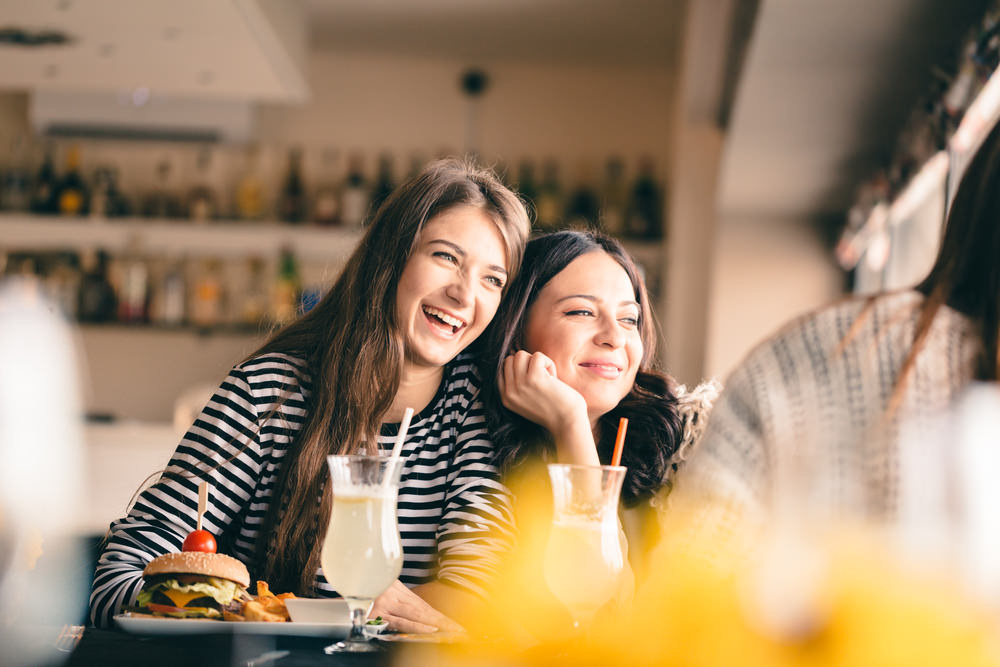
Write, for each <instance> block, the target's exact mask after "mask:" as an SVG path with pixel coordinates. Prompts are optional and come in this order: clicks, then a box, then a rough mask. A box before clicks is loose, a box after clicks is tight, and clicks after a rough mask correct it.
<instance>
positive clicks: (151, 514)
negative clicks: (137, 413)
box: [90, 368, 261, 628]
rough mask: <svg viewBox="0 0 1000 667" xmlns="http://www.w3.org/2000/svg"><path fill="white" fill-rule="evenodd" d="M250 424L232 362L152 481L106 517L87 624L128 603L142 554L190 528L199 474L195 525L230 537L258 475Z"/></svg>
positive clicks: (242, 382) (160, 550)
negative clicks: (121, 512)
mask: <svg viewBox="0 0 1000 667" xmlns="http://www.w3.org/2000/svg"><path fill="white" fill-rule="evenodd" d="M257 431H258V415H257V411H256V409H255V406H254V400H253V396H252V394H251V387H250V384H249V382H248V381H247V379H246V377H245V375H244V373H243V372H242V371H241V370H239V369H238V368H237V369H234V370H233V371H232V372H230V374H229V376H228V377H227V378H226V379H225V381H224V382H223V383H222V385H221V386H220V387H219V389H218V390H217V391H216V392H215V394H214V396H213V397H212V399H211V400H210V401H209V402H208V404H207V405H206V406H205V408H204V409H203V410H202V412H201V414H200V415H199V416H198V418H197V419H196V420H195V422H194V424H192V426H191V428H190V430H189V431H188V432H187V434H186V435H185V436H184V439H183V440H181V442H180V444H179V445H178V446H177V449H176V450H175V451H174V454H173V456H172V457H171V459H170V462H169V463H168V464H167V468H166V470H165V471H164V474H163V475H162V476H161V477H160V479H159V481H157V482H156V483H155V484H153V485H152V486H150V487H149V488H148V489H146V490H145V491H143V492H142V493H141V494H140V495H139V497H138V499H137V500H136V503H135V505H133V507H132V509H131V510H130V511H129V513H128V515H127V516H125V517H123V518H121V519H118V520H116V521H114V522H113V523H112V524H111V528H110V530H109V533H108V537H107V541H106V544H105V546H104V550H103V551H102V553H101V555H100V558H99V559H98V562H97V570H96V572H95V575H94V584H93V589H92V591H91V595H90V616H91V621H92V622H93V623H94V625H96V626H98V627H105V628H107V627H111V625H112V622H111V619H112V617H113V616H114V615H115V614H117V613H119V611H120V610H121V608H122V606H123V605H130V604H134V603H135V598H136V595H137V594H138V592H139V589H140V588H141V587H142V571H143V569H144V568H145V566H146V564H147V563H149V561H151V560H152V559H153V558H155V557H156V556H159V555H162V554H165V553H169V552H174V551H180V549H181V544H182V542H183V541H184V538H185V537H186V536H187V534H188V533H189V532H191V531H192V530H194V529H195V524H196V522H197V513H198V486H199V484H200V483H201V481H202V480H203V479H207V480H208V481H209V483H210V484H211V485H212V492H211V494H210V498H209V503H208V509H207V511H206V513H205V517H204V520H203V525H202V527H203V528H204V529H205V530H208V531H209V532H211V533H212V534H213V535H215V536H216V537H217V538H218V539H219V542H220V549H221V548H224V547H225V545H226V543H227V542H226V540H227V539H231V536H227V535H226V530H227V527H228V526H229V525H230V524H231V523H232V521H233V519H234V517H236V516H237V515H238V514H239V513H240V512H241V511H243V509H244V507H245V506H246V504H247V502H248V499H249V498H250V496H251V494H252V492H253V488H254V485H255V484H256V480H257V479H258V478H259V476H260V467H261V454H260V445H259V444H258V442H257V439H256V435H257ZM206 471H207V472H206Z"/></svg>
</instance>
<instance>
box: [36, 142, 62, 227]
mask: <svg viewBox="0 0 1000 667" xmlns="http://www.w3.org/2000/svg"><path fill="white" fill-rule="evenodd" d="M53 151H54V148H53V146H52V144H48V145H47V146H46V147H45V156H44V157H43V158H42V166H41V167H39V168H38V175H37V176H35V182H34V185H33V187H32V193H31V211H32V212H33V213H39V214H41V215H54V214H55V213H58V211H59V207H58V205H57V202H56V169H55V166H54V164H53V158H52V154H53Z"/></svg>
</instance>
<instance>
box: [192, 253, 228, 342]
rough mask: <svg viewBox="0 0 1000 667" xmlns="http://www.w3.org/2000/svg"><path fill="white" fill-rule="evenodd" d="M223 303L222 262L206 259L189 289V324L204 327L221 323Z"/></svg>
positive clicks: (222, 319) (222, 320)
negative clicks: (191, 287)
mask: <svg viewBox="0 0 1000 667" xmlns="http://www.w3.org/2000/svg"><path fill="white" fill-rule="evenodd" d="M224 305H225V303H224V290H223V280H222V262H221V261H220V260H218V259H214V258H213V259H208V260H206V261H205V262H204V263H203V265H202V269H201V271H200V272H199V274H198V277H197V278H196V279H195V283H194V287H193V289H192V290H191V324H193V325H195V326H196V327H201V328H205V329H208V328H211V327H216V326H218V325H220V324H222V323H223V322H224V318H223V308H224Z"/></svg>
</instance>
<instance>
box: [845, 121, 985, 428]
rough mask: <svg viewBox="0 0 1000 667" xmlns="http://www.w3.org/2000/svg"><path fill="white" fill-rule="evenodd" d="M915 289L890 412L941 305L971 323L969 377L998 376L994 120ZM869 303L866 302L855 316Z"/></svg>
mask: <svg viewBox="0 0 1000 667" xmlns="http://www.w3.org/2000/svg"><path fill="white" fill-rule="evenodd" d="M916 289H917V291H919V292H922V293H923V294H924V297H925V298H924V301H923V303H922V304H921V305H920V307H919V314H918V315H917V322H916V327H915V331H914V336H913V344H912V345H911V346H910V350H909V351H908V352H907V355H906V358H905V359H904V361H903V365H902V366H901V368H900V372H899V376H898V377H897V379H896V385H895V387H894V389H893V394H892V397H891V398H890V401H889V405H888V410H887V412H888V414H890V415H891V414H893V413H895V411H896V410H897V409H898V407H899V405H900V404H901V402H902V400H903V394H904V392H905V389H906V383H907V379H908V377H909V375H910V373H911V372H912V371H913V368H914V366H915V365H916V362H917V356H918V355H919V354H920V351H921V349H923V346H924V343H926V341H927V337H928V334H929V333H930V330H931V326H932V325H933V324H934V317H935V315H937V313H938V311H939V310H940V309H941V306H944V305H947V306H949V307H951V308H953V309H954V310H956V311H958V312H960V313H962V314H964V315H966V316H967V317H968V318H969V319H970V320H971V322H972V324H973V327H974V328H975V332H976V334H977V337H978V338H979V341H980V343H981V349H980V352H979V356H978V359H977V360H976V367H975V378H976V379H978V380H985V381H996V380H997V379H998V377H1000V346H998V342H1000V125H995V126H994V127H993V129H992V130H991V131H990V134H989V136H988V137H987V138H986V140H985V141H983V143H982V145H981V146H980V148H979V150H978V151H977V152H976V155H975V157H974V158H973V159H972V162H971V163H970V164H969V167H968V169H967V170H966V172H965V174H964V175H963V176H962V179H961V182H960V184H959V186H958V191H957V192H956V193H955V198H954V200H953V202H952V206H951V210H950V212H949V214H948V220H947V223H946V224H945V231H944V237H943V238H942V240H941V248H940V250H939V251H938V254H937V258H936V259H935V260H934V266H933V267H932V268H931V270H930V273H928V274H927V277H926V278H924V280H923V281H922V282H921V283H920V284H919V285H917V287H916ZM873 306H874V303H873V302H869V303H868V304H866V307H865V309H864V310H863V311H862V314H861V315H860V316H859V318H858V319H859V320H860V319H861V318H862V317H864V316H865V315H867V313H868V312H869V311H870V310H871V308H872V307H873Z"/></svg>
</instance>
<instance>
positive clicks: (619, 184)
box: [600, 157, 628, 236]
mask: <svg viewBox="0 0 1000 667" xmlns="http://www.w3.org/2000/svg"><path fill="white" fill-rule="evenodd" d="M627 207H628V189H627V187H626V186H625V163H624V162H622V159H621V158H620V157H610V158H608V162H607V165H606V166H605V173H604V186H603V187H602V188H601V217H600V226H601V227H602V228H603V230H604V231H605V233H607V234H610V235H612V236H622V235H624V234H625V209H626V208H627Z"/></svg>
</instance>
